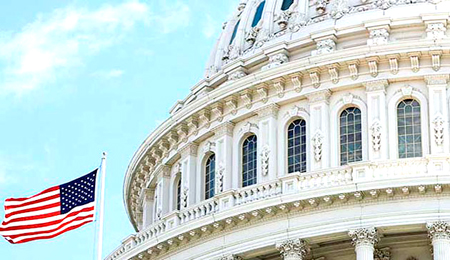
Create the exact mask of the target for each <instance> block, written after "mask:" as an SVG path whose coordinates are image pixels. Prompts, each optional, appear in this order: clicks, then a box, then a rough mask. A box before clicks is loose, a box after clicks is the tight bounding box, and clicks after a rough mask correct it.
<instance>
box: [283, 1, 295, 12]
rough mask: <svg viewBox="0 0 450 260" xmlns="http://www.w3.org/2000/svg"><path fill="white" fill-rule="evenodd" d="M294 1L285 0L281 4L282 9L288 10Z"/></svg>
mask: <svg viewBox="0 0 450 260" xmlns="http://www.w3.org/2000/svg"><path fill="white" fill-rule="evenodd" d="M293 3H294V0H284V1H283V4H282V5H281V10H282V11H286V10H287V9H289V7H291V5H292V4H293Z"/></svg>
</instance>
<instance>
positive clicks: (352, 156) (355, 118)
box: [339, 107, 362, 165]
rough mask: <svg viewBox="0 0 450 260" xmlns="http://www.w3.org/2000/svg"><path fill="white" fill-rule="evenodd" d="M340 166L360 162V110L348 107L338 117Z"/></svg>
mask: <svg viewBox="0 0 450 260" xmlns="http://www.w3.org/2000/svg"><path fill="white" fill-rule="evenodd" d="M339 119H340V144H341V165H346V164H348V163H352V162H359V161H362V130H361V110H360V109H359V108H357V107H350V108H347V109H345V110H344V111H342V113H341V116H340V118H339Z"/></svg>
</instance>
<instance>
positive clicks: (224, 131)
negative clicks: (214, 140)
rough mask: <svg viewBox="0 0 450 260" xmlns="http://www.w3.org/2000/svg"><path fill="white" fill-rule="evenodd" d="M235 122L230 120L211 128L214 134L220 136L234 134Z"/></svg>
mask: <svg viewBox="0 0 450 260" xmlns="http://www.w3.org/2000/svg"><path fill="white" fill-rule="evenodd" d="M233 129H234V124H233V123H232V122H230V121H227V122H224V123H222V124H221V125H219V126H216V127H215V128H213V129H212V130H211V132H213V133H214V135H216V136H218V137H220V136H224V135H228V136H233Z"/></svg>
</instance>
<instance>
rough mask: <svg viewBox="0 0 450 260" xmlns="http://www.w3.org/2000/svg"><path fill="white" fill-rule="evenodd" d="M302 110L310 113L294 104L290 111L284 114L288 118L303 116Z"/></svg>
mask: <svg viewBox="0 0 450 260" xmlns="http://www.w3.org/2000/svg"><path fill="white" fill-rule="evenodd" d="M300 112H304V113H306V114H308V115H309V113H308V111H307V110H306V109H305V108H302V107H298V106H294V107H293V108H291V109H290V110H289V111H287V112H286V114H284V119H285V120H288V119H290V118H293V117H302V116H301V113H300Z"/></svg>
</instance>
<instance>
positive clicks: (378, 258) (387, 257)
mask: <svg viewBox="0 0 450 260" xmlns="http://www.w3.org/2000/svg"><path fill="white" fill-rule="evenodd" d="M374 260H391V249H390V248H382V249H376V250H375V255H374Z"/></svg>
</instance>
